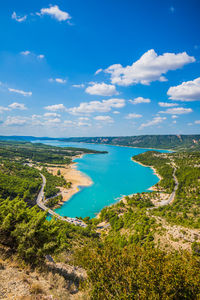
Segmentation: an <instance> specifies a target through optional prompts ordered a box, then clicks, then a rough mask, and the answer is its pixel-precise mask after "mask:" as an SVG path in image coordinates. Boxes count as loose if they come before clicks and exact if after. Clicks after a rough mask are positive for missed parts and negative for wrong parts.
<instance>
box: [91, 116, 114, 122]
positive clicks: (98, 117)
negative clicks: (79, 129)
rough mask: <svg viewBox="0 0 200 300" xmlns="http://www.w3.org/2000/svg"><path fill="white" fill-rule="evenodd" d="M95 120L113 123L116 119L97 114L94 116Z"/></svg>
mask: <svg viewBox="0 0 200 300" xmlns="http://www.w3.org/2000/svg"><path fill="white" fill-rule="evenodd" d="M94 120H96V121H103V122H106V123H113V122H114V120H113V119H112V118H111V117H110V116H96V117H94Z"/></svg>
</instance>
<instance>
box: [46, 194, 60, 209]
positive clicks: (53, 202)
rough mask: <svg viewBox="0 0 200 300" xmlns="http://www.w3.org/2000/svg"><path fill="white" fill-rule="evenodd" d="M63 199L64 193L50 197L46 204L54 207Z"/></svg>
mask: <svg viewBox="0 0 200 300" xmlns="http://www.w3.org/2000/svg"><path fill="white" fill-rule="evenodd" d="M61 201H62V195H58V196H56V197H53V198H50V199H48V201H47V203H45V204H46V206H47V207H49V208H54V207H55V206H57V205H58V204H59V202H61Z"/></svg>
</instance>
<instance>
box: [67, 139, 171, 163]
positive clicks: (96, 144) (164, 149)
mask: <svg viewBox="0 0 200 300" xmlns="http://www.w3.org/2000/svg"><path fill="white" fill-rule="evenodd" d="M66 143H74V142H66ZM76 143H80V144H92V145H103V146H114V147H127V148H134V149H150V150H161V151H171V152H176V150H173V149H160V148H159V149H158V148H149V147H146V148H144V147H133V146H125V145H113V144H104V143H92V142H91V143H87V142H76ZM145 167H146V166H145Z"/></svg>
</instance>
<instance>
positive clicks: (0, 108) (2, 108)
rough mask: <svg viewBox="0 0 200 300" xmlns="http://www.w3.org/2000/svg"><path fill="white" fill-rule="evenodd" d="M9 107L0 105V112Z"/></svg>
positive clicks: (7, 109)
mask: <svg viewBox="0 0 200 300" xmlns="http://www.w3.org/2000/svg"><path fill="white" fill-rule="evenodd" d="M9 110H10V109H9V108H8V107H5V106H0V114H2V113H3V112H4V111H9Z"/></svg>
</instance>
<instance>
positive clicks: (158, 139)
mask: <svg viewBox="0 0 200 300" xmlns="http://www.w3.org/2000/svg"><path fill="white" fill-rule="evenodd" d="M61 140H62V141H66V142H85V143H96V144H108V145H120V146H129V147H140V148H155V149H156V148H157V149H176V150H178V149H179V150H181V149H188V150H195V149H196V150H197V149H200V135H141V136H116V137H83V138H66V139H61Z"/></svg>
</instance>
